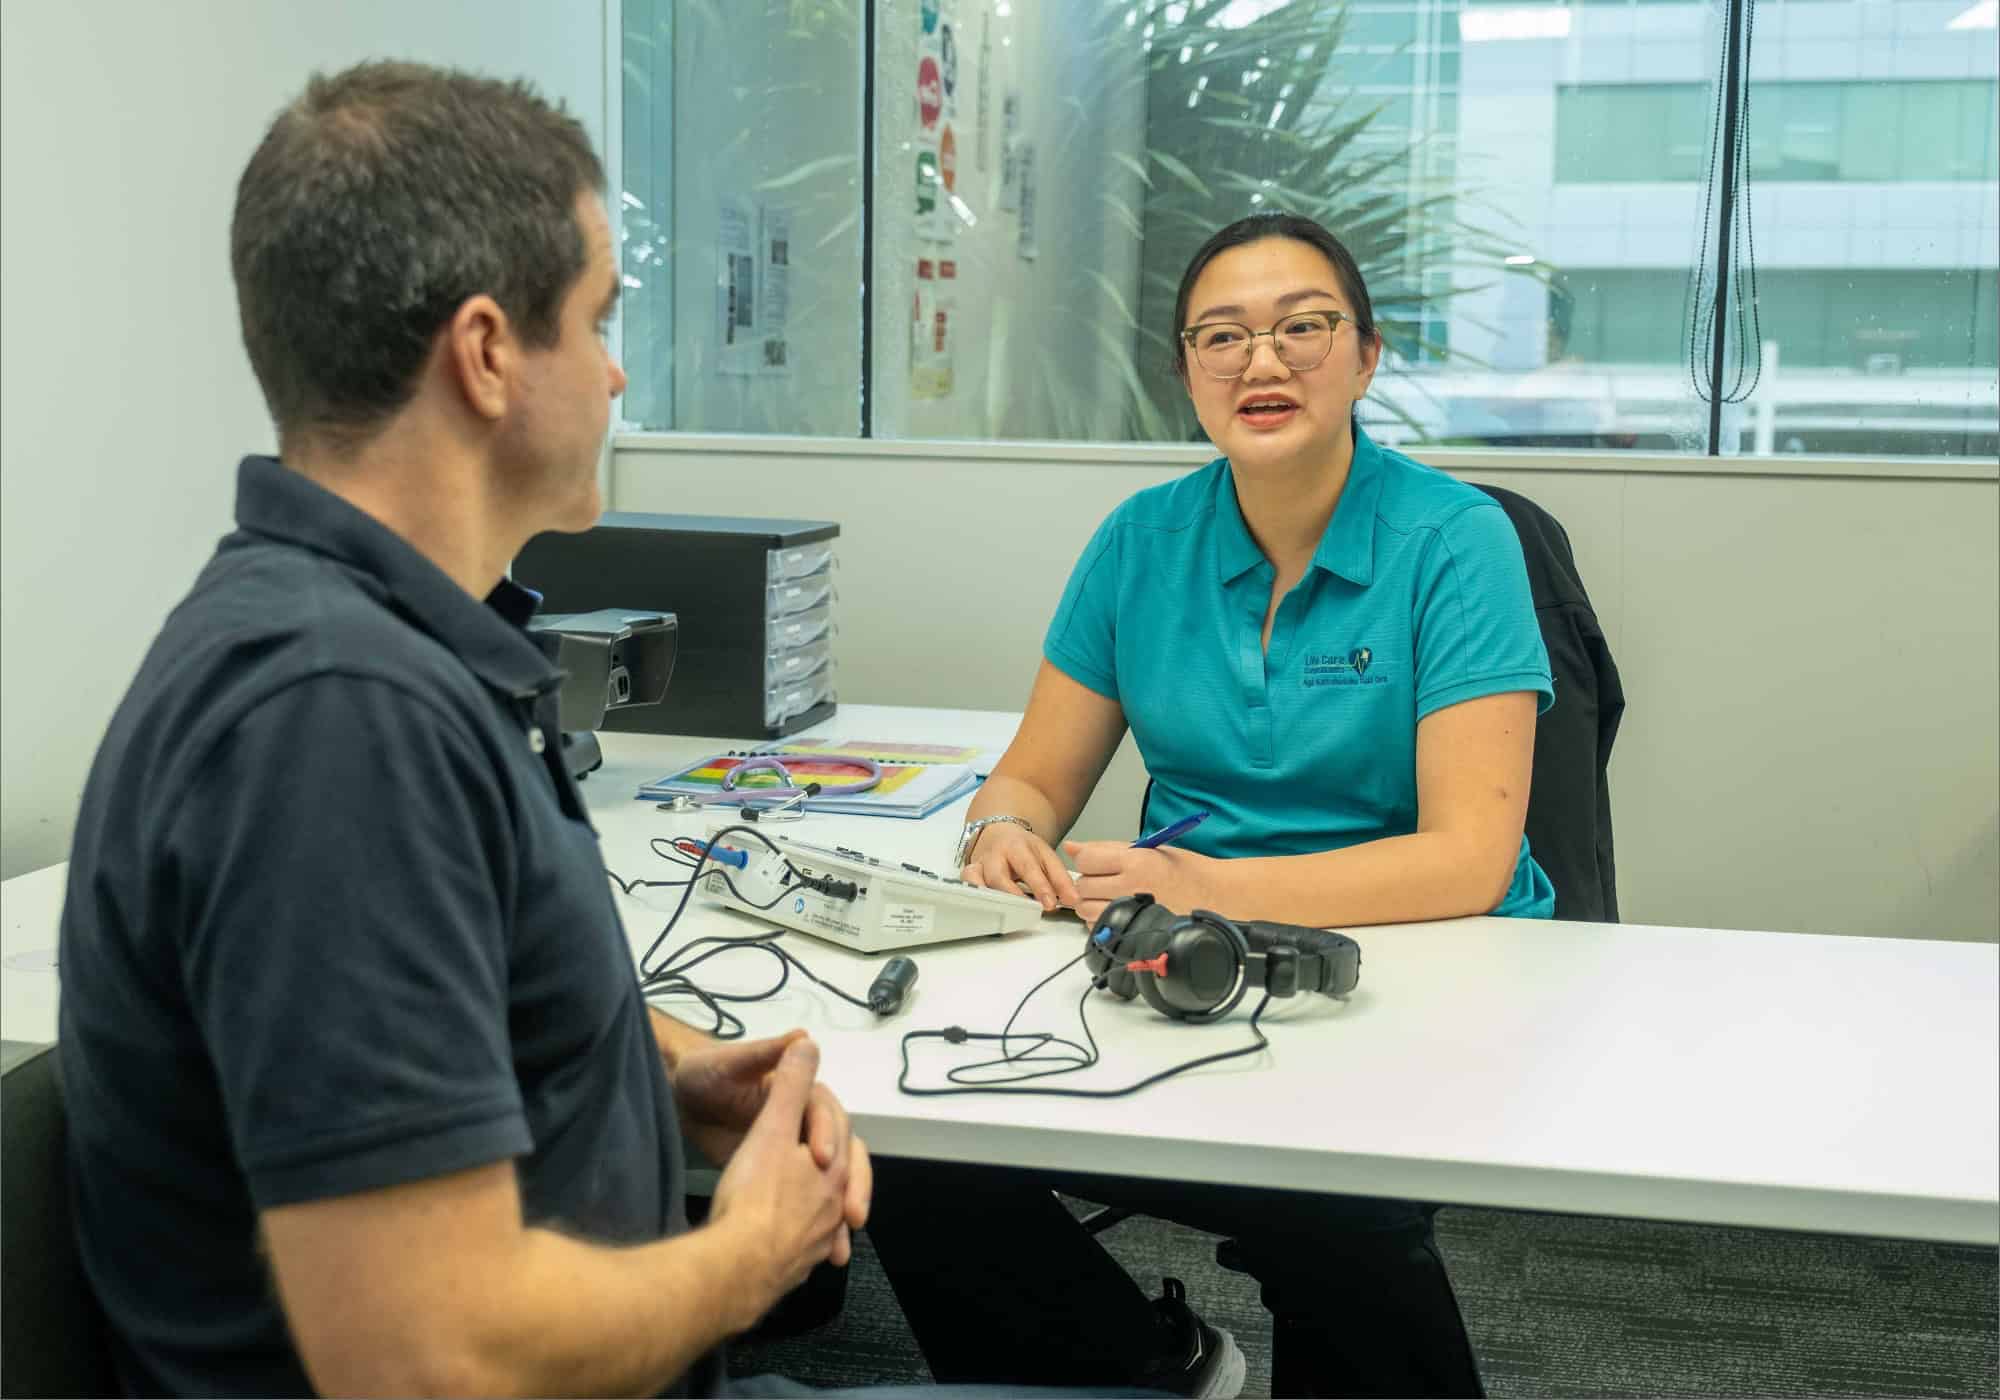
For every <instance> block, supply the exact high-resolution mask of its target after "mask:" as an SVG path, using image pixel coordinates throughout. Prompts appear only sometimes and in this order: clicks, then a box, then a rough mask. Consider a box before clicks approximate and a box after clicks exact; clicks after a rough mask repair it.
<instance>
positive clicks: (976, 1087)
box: [896, 954, 1271, 1099]
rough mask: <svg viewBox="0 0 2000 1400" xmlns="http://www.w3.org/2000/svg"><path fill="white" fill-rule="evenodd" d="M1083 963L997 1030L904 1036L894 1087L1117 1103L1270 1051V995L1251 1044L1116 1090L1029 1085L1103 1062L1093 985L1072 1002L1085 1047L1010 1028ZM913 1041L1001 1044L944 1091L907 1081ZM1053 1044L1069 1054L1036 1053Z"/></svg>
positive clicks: (1253, 1017)
mask: <svg viewBox="0 0 2000 1400" xmlns="http://www.w3.org/2000/svg"><path fill="white" fill-rule="evenodd" d="M1082 960H1083V955H1082V954H1078V955H1077V956H1076V957H1074V958H1071V959H1070V960H1069V961H1068V962H1066V963H1064V964H1063V965H1062V966H1061V967H1059V968H1057V969H1056V970H1055V971H1054V972H1051V973H1050V974H1049V975H1048V976H1047V977H1044V978H1043V979H1042V980H1041V981H1039V982H1037V983H1036V984H1035V985H1034V986H1032V987H1030V988H1029V989H1028V991H1027V995H1025V996H1023V997H1022V998H1021V1000H1020V1001H1019V1002H1017V1003H1016V1004H1015V1006H1014V1011H1013V1014H1012V1015H1010V1016H1008V1018H1007V1024H1006V1025H1005V1026H1003V1027H1002V1028H1001V1029H1000V1030H998V1031H969V1030H966V1029H965V1028H964V1027H963V1026H948V1027H946V1028H945V1029H944V1030H941V1031H909V1032H906V1033H905V1034H904V1036H903V1043H902V1055H903V1068H902V1071H901V1072H900V1073H899V1074H897V1076H896V1088H897V1089H898V1090H900V1091H901V1092H903V1093H905V1094H909V1095H912V1096H914V1097H919V1098H942V1097H945V1096H948V1095H954V1094H1035V1095H1039V1096H1041V1097H1045V1098H1065V1099H1117V1098H1123V1097H1125V1096H1126V1095H1128V1094H1136V1093H1138V1092H1139V1091H1140V1090H1141V1089H1146V1088H1150V1087H1151V1086H1152V1085H1155V1084H1158V1083H1160V1082H1161V1081H1162V1080H1166V1079H1172V1078H1173V1077H1174V1076H1175V1075H1177V1074H1185V1073H1187V1072H1188V1071H1189V1070H1191V1069H1200V1068H1201V1067H1202V1066H1204V1065H1212V1064H1219V1063H1220V1062H1221V1061H1223V1060H1234V1059H1237V1058H1239V1057H1240V1056H1243V1055H1255V1054H1257V1053H1258V1052H1260V1051H1263V1050H1267V1049H1269V1048H1270V1045H1271V1042H1270V1040H1269V1039H1268V1038H1266V1036H1265V1035H1264V1030H1263V1027H1262V1026H1261V1025H1260V1024H1259V1021H1260V1019H1261V1018H1262V1017H1263V1015H1264V1008H1265V1007H1266V1006H1269V1005H1270V1004H1271V994H1270V993H1269V992H1266V993H1264V998H1263V1000H1261V1001H1259V1002H1258V1003H1257V1007H1256V1009H1255V1010H1254V1011H1252V1012H1251V1013H1250V1034H1252V1035H1254V1036H1255V1037H1257V1039H1256V1041H1255V1042H1254V1043H1252V1044H1249V1045H1240V1046H1238V1047H1236V1048H1235V1049H1233V1050H1220V1051H1217V1052H1216V1053H1214V1054H1212V1055H1202V1056H1200V1057H1198V1058H1196V1059H1192V1060H1187V1061H1185V1062H1183V1063H1181V1064H1178V1065H1174V1066H1171V1067H1170V1068H1167V1069H1163V1070H1160V1071H1159V1072H1158V1073H1156V1074H1149V1075H1147V1076H1146V1077H1145V1078H1144V1079H1141V1080H1139V1081H1137V1082H1136V1083H1132V1084H1127V1085H1124V1086H1123V1087H1121V1088H1117V1089H1050V1088H1045V1087H1041V1086H1037V1085H1032V1084H1029V1083H1028V1081H1029V1080H1034V1079H1046V1078H1048V1077H1049V1076H1051V1075H1057V1074H1074V1073H1075V1072H1076V1071H1078V1070H1083V1069H1089V1068H1091V1067H1092V1066H1094V1065H1096V1064H1098V1063H1099V1062H1100V1061H1101V1060H1102V1058H1103V1056H1102V1055H1101V1054H1100V1053H1099V1051H1098V1048H1097V1037H1096V1036H1095V1035H1093V1034H1091V1030H1090V1013H1089V1011H1088V1009H1087V1008H1088V1006H1089V1003H1090V994H1091V993H1092V992H1094V991H1096V990H1097V984H1096V983H1095V982H1094V981H1093V982H1092V983H1091V984H1090V985H1089V986H1087V987H1085V988H1084V990H1083V995H1082V996H1081V997H1079V998H1078V999H1077V1003H1076V1019H1077V1022H1078V1024H1079V1025H1081V1026H1082V1028H1083V1038H1084V1041H1085V1044H1084V1045H1079V1044H1077V1043H1076V1042H1075V1041H1073V1040H1069V1039H1067V1038H1065V1037H1063V1036H1059V1035H1057V1034H1055V1033H1054V1032H1053V1031H1025V1032H1020V1033H1016V1032H1015V1030H1014V1022H1015V1021H1016V1020H1018V1019H1019V1018H1020V1015H1021V1012H1022V1011H1023V1010H1024V1009H1025V1008H1026V1007H1027V1005H1028V1001H1029V999H1030V998H1032V997H1033V996H1034V995H1035V993H1036V992H1039V991H1040V990H1041V989H1042V988H1044V987H1046V986H1047V985H1048V984H1049V983H1051V982H1053V981H1054V980H1055V979H1056V978H1058V977H1060V976H1061V975H1062V974H1063V973H1065V972H1067V971H1069V970H1070V969H1071V968H1072V967H1075V966H1076V965H1077V963H1079V962H1081V961H1082ZM1017 1039H1025V1040H1027V1041H1028V1042H1030V1043H1029V1047H1028V1049H1027V1050H1026V1051H1023V1052H1021V1053H1019V1054H1015V1053H1013V1052H1011V1051H1009V1050H1008V1048H1007V1046H1008V1042H1009V1041H1010V1040H1017ZM914 1040H943V1041H948V1042H950V1043H951V1044H953V1045H963V1044H965V1043H967V1042H968V1041H974V1040H997V1041H999V1042H1000V1052H1001V1053H1000V1058H998V1059H995V1060H979V1061H975V1062H974V1063H972V1064H969V1065H956V1066H954V1067H952V1068H951V1069H949V1070H947V1071H945V1078H946V1080H948V1081H949V1082H950V1085H951V1087H949V1088H919V1087H917V1086H915V1085H912V1084H911V1083H910V1042H911V1041H914ZM1052 1045H1059V1046H1062V1047H1064V1048H1065V1049H1067V1050H1069V1051H1071V1052H1073V1053H1072V1054H1069V1055H1042V1054H1039V1053H1037V1052H1039V1051H1041V1050H1044V1049H1046V1048H1048V1047H1049V1046H1052ZM1042 1061H1053V1064H1052V1066H1051V1067H1050V1068H1047V1069H1037V1070H1030V1071H1028V1072H1026V1073H1023V1074H1015V1075H1010V1076H1008V1077H1007V1078H1005V1079H995V1080H988V1081H985V1082H976V1083H969V1082H967V1081H966V1080H965V1079H964V1078H961V1076H963V1075H970V1074H974V1073H976V1072H978V1071H980V1070H986V1069H992V1068H994V1067H996V1066H1003V1065H1018V1064H1032V1063H1037V1062H1042Z"/></svg>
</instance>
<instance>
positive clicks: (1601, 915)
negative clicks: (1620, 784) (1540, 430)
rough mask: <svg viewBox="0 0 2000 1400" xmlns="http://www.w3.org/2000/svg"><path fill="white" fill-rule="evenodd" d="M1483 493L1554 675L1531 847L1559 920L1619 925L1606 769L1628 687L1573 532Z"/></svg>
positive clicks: (1509, 495)
mask: <svg viewBox="0 0 2000 1400" xmlns="http://www.w3.org/2000/svg"><path fill="white" fill-rule="evenodd" d="M1474 484H1475V485H1476V484H1477V483H1474ZM1478 489H1479V490H1481V491H1484V492H1485V493H1486V494H1487V495H1489V496H1491V497H1492V498H1493V499H1494V500H1496V501H1498V502H1499V503H1500V508H1501V509H1502V510H1504V511H1506V512H1507V518H1508V519H1509V520H1510V521H1512V522H1513V525H1514V532H1515V533H1516V534H1517V535H1519V536H1520V537H1521V554H1522V556H1523V557H1524V558H1525V559H1526V560H1527V564H1528V588H1529V591H1530V592H1531V593H1532V594H1533V595H1534V600H1535V620H1536V621H1537V622H1538V623H1539V624H1540V625H1541V629H1542V644H1543V646H1545V647H1546V648H1547V649H1548V653H1549V669H1550V671H1551V672H1553V673H1554V676H1555V689H1556V699H1555V704H1554V705H1553V706H1551V707H1550V709H1549V711H1548V713H1547V714H1545V715H1543V716H1542V717H1541V718H1540V719H1539V720H1538V721H1537V722H1536V724H1535V759H1534V769H1533V777H1532V779H1531V783H1530V787H1529V789H1528V848H1529V850H1530V851H1532V852H1533V853H1534V857H1535V861H1536V863H1537V864H1539V865H1540V866H1541V867H1542V869H1543V870H1544V871H1545V872H1547V874H1548V877H1549V881H1550V883H1551V884H1553V885H1554V886H1555V888H1556V917H1557V918H1558V919H1586V920H1590V921H1592V922H1598V923H1616V922H1617V921H1618V875H1617V862H1616V860H1615V858H1614V852H1613V848H1612V840H1611V784H1610V780H1609V777H1608V775H1607V767H1608V765H1609V764H1610V762H1611V745H1612V741H1613V740H1615V739H1616V738H1617V737H1618V723H1619V720H1620V719H1621V718H1622V717H1623V716H1624V713H1625V689H1624V686H1623V684H1622V683H1621V682H1620V680H1619V677H1618V667H1617V665H1616V664H1615V663H1614V662H1613V661H1612V659H1611V648H1610V647H1609V646H1608V645H1607V644H1606V642H1605V640H1604V630H1603V628H1601V627H1599V626H1598V623H1597V614H1596V612H1594V611H1593V610H1592V609H1591V606H1590V595H1589V594H1588V593H1586V592H1585V591H1584V587H1583V578H1582V576H1581V575H1579V574H1578V573H1577V568H1576V556H1575V555H1574V554H1573V553H1572V552H1571V550H1570V544H1569V535H1568V533H1567V532H1565V531H1564V529H1563V527H1562V526H1561V524H1559V523H1558V522H1557V520H1556V518H1555V517H1554V516H1552V515H1550V514H1549V513H1548V512H1547V511H1545V510H1543V509H1542V508H1541V507H1540V506H1538V505H1536V504H1535V503H1534V502H1533V501H1531V500H1529V499H1528V498H1527V497H1526V496H1523V495H1521V494H1520V493H1518V492H1515V491H1509V490H1506V489H1505V488H1503V487H1499V486H1479V488H1478Z"/></svg>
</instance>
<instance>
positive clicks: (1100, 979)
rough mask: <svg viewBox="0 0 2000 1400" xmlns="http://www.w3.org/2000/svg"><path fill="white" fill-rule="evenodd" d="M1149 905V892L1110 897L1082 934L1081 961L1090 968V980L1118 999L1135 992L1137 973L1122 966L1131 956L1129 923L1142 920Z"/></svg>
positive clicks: (1150, 906)
mask: <svg viewBox="0 0 2000 1400" xmlns="http://www.w3.org/2000/svg"><path fill="white" fill-rule="evenodd" d="M1152 907H1153V897H1152V896H1151V895H1149V894H1140V895H1129V896H1127V897H1126V898H1124V899H1114V900H1112V901H1111V903H1110V904H1108V905H1106V906H1105V909H1104V912H1103V913H1102V914H1099V915H1098V916H1097V925H1096V927H1095V928H1093V929H1091V931H1090V932H1089V934H1087V935H1086V936H1085V942H1084V949H1083V965H1084V966H1085V967H1087V968H1089V969H1090V976H1091V980H1092V981H1094V982H1096V983H1097V984H1098V985H1099V986H1100V987H1102V988H1104V990H1105V991H1107V992H1109V993H1111V995H1113V996H1115V997H1117V998H1119V999H1120V1000H1121V1001H1130V1000H1132V998H1133V997H1135V996H1137V995H1139V977H1138V974H1137V973H1134V972H1128V971H1126V970H1125V964H1126V963H1128V962H1130V961H1131V960H1132V957H1133V956H1134V955H1133V954H1130V953H1128V952H1127V951H1126V950H1127V949H1128V948H1130V947H1131V946H1132V926H1133V924H1134V923H1135V922H1140V921H1143V920H1144V917H1145V915H1146V913H1147V912H1148V911H1149V910H1150V909H1151V908H1152Z"/></svg>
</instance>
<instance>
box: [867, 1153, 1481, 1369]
mask: <svg viewBox="0 0 2000 1400" xmlns="http://www.w3.org/2000/svg"><path fill="white" fill-rule="evenodd" d="M875 1174H876V1181H875V1199H874V1206H873V1212H872V1215H871V1216H870V1219H869V1222H868V1233H869V1236H870V1238H871V1239H872V1240H873V1241H874V1244H875V1251H876V1253H877V1255H878V1256H879V1257H880V1258H881V1261H882V1266H883V1269H884V1270H885V1271H886V1272H887V1274H888V1276H889V1282H890V1284H891V1285H892V1286H893V1287H894V1288H895V1290H896V1297H897V1299H898V1301H899V1302H901V1304H902V1306H903V1311H904V1313H905V1314H906V1315H907V1316H908V1318H909V1320H910V1325H911V1327H912V1329H913V1330H914V1331H915V1332H916V1336H917V1343H918V1345H919V1346H921V1347H922V1348H923V1352H924V1358H925V1360H926V1361H928V1362H929V1363H930V1368H931V1374H932V1375H934V1376H935V1377H936V1378H937V1379H938V1380H939V1381H941V1382H944V1383H947V1384H976V1383H991V1384H1013V1385H1065V1386H1077V1385H1085V1386H1119V1385H1131V1384H1134V1383H1135V1382H1137V1381H1138V1380H1139V1378H1140V1376H1141V1373H1142V1368H1143V1367H1144V1366H1145V1365H1146V1364H1147V1362H1149V1361H1151V1360H1153V1359H1154V1357H1155V1355H1156V1353H1157V1350H1158V1347H1159V1341H1158V1334H1157V1329H1156V1327H1155V1325H1154V1321H1153V1318H1154V1313H1153V1309H1152V1306H1151V1303H1150V1301H1149V1300H1148V1298H1147V1297H1146V1295H1145V1294H1144V1293H1142V1292H1141V1291H1140V1289H1139V1286H1138V1285H1137V1284H1136V1283H1134V1282H1133V1281H1132V1279H1131V1278H1130V1277H1129V1276H1128V1275H1127V1274H1126V1273H1125V1271H1124V1270H1123V1269H1121V1268H1120V1267H1119V1266H1118V1264H1117V1262H1116V1261H1115V1260H1113V1259H1112V1258H1111V1256H1110V1255H1109V1254H1107V1253H1106V1252H1105V1251H1104V1248H1103V1246H1102V1245H1100V1244H1099V1243H1098V1242H1097V1240H1096V1239H1095V1237H1093V1236H1092V1235H1091V1234H1090V1233H1089V1232H1088V1231H1087V1230H1085V1229H1084V1228H1083V1227H1082V1225H1081V1224H1079V1223H1078V1222H1077V1220H1076V1219H1075V1218H1074V1217H1073V1216H1071V1214H1070V1213H1069V1211H1068V1209H1067V1208H1065V1207H1064V1205H1063V1204H1062V1202H1060V1201H1058V1200H1057V1199H1056V1198H1055V1196H1054V1195H1053V1194H1052V1192H1053V1191H1058V1190H1059V1191H1062V1192H1064V1193H1065V1194H1068V1195H1073V1196H1080V1197H1082V1198H1084V1199H1086V1200H1091V1201H1100V1202H1103V1203H1104V1204H1106V1205H1113V1206H1119V1207H1122V1208H1124V1209H1128V1210H1132V1211H1134V1212H1137V1213H1142V1214H1145V1215H1151V1216H1157V1217H1160V1218H1162V1219H1166V1220H1175V1221H1179V1222H1181V1223H1182V1224H1185V1225H1190V1226H1193V1227H1194V1228H1195V1229H1198V1230H1205V1231H1208V1232H1210V1233H1213V1234H1219V1235H1227V1236H1230V1237H1232V1238H1233V1239H1234V1240H1235V1241H1236V1242H1237V1247H1238V1250H1239V1252H1240V1259H1241V1267H1242V1268H1243V1269H1244V1270H1245V1271H1246V1272H1248V1273H1249V1274H1250V1275H1251V1276H1252V1277H1254V1278H1255V1279H1256V1280H1257V1281H1258V1283H1259V1284H1261V1285H1262V1293H1263V1301H1264V1306H1265V1307H1266V1308H1268V1309H1269V1310H1270V1312H1271V1328H1272V1367H1271V1369H1272V1377H1271V1384H1272V1393H1273V1394H1274V1395H1326V1396H1345V1395H1472V1396H1478V1395H1483V1394H1484V1391H1483V1390H1482V1389H1481V1387H1480V1383H1479V1368H1478V1365H1477V1363H1476V1362H1475V1361H1474V1359H1473V1355H1472V1346H1471V1342H1470V1340H1469V1339H1468V1338H1467V1337H1466V1334H1465V1323H1464V1320H1463V1319H1462V1318H1461V1317H1460V1315H1459V1310H1458V1300H1457V1298H1456V1297H1455V1296H1454V1295H1453V1293H1452V1290H1451V1281H1450V1279H1449V1278H1448V1277H1446V1274H1445V1268H1444V1261H1443V1260H1442V1258H1440V1257H1439V1255H1438V1251H1437V1244H1436V1241H1435V1239H1434V1237H1433V1235H1432V1232H1431V1217H1432V1215H1433V1214H1434V1213H1435V1207H1429V1206H1421V1205H1415V1204H1412V1203H1409V1202H1405V1201H1387V1200H1377V1199H1373V1198H1364V1197H1353V1196H1321V1195H1314V1194H1309V1193H1305V1192H1290V1191H1266V1190H1258V1189H1253V1188H1249V1187H1217V1186H1200V1185H1186V1184H1181V1183H1175V1182H1160V1181H1140V1180H1133V1179H1130V1178H1114V1177H1104V1176H1091V1175H1085V1174H1078V1173H1041V1172H1023V1171H1018V1170H1014V1169H1011V1168H997V1167H987V1166H979V1165H962V1164H957V1163H949V1162H931V1161H919V1160H915V1159H904V1158H882V1159H879V1160H878V1161H877V1162H876V1164H875ZM1189 1302H1190V1304H1191V1305H1192V1306H1194V1308H1195V1309H1196V1311H1197V1312H1198V1311H1200V1307H1201V1300H1200V1299H1199V1298H1190V1299H1189Z"/></svg>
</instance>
